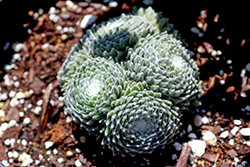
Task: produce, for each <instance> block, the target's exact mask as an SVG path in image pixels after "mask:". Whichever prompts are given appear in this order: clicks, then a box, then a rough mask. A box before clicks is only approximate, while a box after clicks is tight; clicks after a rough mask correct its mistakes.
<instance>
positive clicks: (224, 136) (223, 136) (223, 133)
mask: <svg viewBox="0 0 250 167" xmlns="http://www.w3.org/2000/svg"><path fill="white" fill-rule="evenodd" d="M228 135H229V131H227V130H226V131H224V132H222V133H221V134H220V137H221V138H226V137H227V136H228Z"/></svg>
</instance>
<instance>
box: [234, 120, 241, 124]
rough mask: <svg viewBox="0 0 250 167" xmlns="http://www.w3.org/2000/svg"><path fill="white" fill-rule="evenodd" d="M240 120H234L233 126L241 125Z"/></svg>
mask: <svg viewBox="0 0 250 167" xmlns="http://www.w3.org/2000/svg"><path fill="white" fill-rule="evenodd" d="M241 123H242V122H241V120H239V119H235V120H234V125H241Z"/></svg>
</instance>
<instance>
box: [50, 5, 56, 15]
mask: <svg viewBox="0 0 250 167" xmlns="http://www.w3.org/2000/svg"><path fill="white" fill-rule="evenodd" d="M55 13H56V8H55V7H53V6H52V7H51V8H50V9H49V14H55Z"/></svg>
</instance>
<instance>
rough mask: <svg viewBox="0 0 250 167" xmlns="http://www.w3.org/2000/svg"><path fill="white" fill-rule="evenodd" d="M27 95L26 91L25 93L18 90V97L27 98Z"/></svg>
mask: <svg viewBox="0 0 250 167" xmlns="http://www.w3.org/2000/svg"><path fill="white" fill-rule="evenodd" d="M25 97H26V96H25V93H23V92H17V94H16V98H17V99H23V98H25Z"/></svg>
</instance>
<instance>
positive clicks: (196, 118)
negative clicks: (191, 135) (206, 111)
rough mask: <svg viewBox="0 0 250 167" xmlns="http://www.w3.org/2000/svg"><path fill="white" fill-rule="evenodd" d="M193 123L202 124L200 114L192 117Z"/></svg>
mask: <svg viewBox="0 0 250 167" xmlns="http://www.w3.org/2000/svg"><path fill="white" fill-rule="evenodd" d="M194 125H195V126H201V125H202V117H201V116H200V115H196V116H195V117H194Z"/></svg>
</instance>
